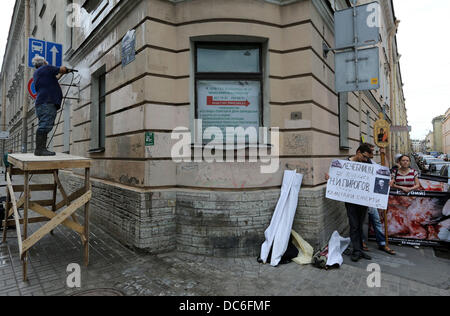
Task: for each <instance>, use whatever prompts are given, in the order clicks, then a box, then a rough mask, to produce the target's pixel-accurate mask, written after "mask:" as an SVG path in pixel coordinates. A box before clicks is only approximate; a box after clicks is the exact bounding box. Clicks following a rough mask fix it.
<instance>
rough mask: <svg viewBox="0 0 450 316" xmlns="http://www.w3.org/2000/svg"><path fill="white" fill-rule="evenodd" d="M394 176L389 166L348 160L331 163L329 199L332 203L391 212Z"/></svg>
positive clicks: (328, 188) (328, 186)
mask: <svg viewBox="0 0 450 316" xmlns="http://www.w3.org/2000/svg"><path fill="white" fill-rule="evenodd" d="M390 180H391V173H390V170H389V169H388V168H387V167H383V166H380V165H376V164H365V163H359V162H352V161H348V160H335V161H333V163H332V164H331V168H330V179H329V180H328V185H327V195H326V197H327V198H328V199H331V200H335V201H340V202H347V203H352V204H357V205H364V206H368V207H374V208H377V209H380V210H385V209H387V206H388V201H389V193H390V186H389V182H390Z"/></svg>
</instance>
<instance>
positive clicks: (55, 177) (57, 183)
mask: <svg viewBox="0 0 450 316" xmlns="http://www.w3.org/2000/svg"><path fill="white" fill-rule="evenodd" d="M53 177H54V179H55V182H56V185H57V186H58V188H59V192H61V195H62V196H63V201H64V202H65V203H66V205H67V206H69V205H70V201H69V199H68V196H67V193H66V190H64V187H63V185H62V184H61V181H60V180H59V176H58V171H54V172H53ZM54 193H55V191H54ZM54 196H55V199H56V194H54ZM54 208H55V210H54V212H56V205H55V206H54ZM72 219H73V221H74V222H75V223H77V224H79V222H78V219H77V216H76V215H75V214H72ZM81 239H82V242H85V241H86V240H85V239H84V238H81Z"/></svg>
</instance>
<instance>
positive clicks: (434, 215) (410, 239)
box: [369, 190, 450, 246]
mask: <svg viewBox="0 0 450 316" xmlns="http://www.w3.org/2000/svg"><path fill="white" fill-rule="evenodd" d="M449 197H450V193H447V192H429V191H414V192H410V193H409V194H406V193H404V192H403V191H401V190H393V191H391V193H390V197H389V204H388V211H387V227H388V228H387V229H388V235H389V240H390V241H391V242H394V243H399V244H403V245H411V246H437V245H439V244H448V243H450V201H449ZM383 213H384V212H380V218H381V222H382V223H383V227H384V223H385V216H384V214H383ZM369 238H370V239H371V240H375V234H374V232H373V230H372V229H369Z"/></svg>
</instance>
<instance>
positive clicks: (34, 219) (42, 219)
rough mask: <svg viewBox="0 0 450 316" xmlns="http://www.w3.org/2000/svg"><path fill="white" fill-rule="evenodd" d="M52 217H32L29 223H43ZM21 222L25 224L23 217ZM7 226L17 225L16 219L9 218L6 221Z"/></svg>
mask: <svg viewBox="0 0 450 316" xmlns="http://www.w3.org/2000/svg"><path fill="white" fill-rule="evenodd" d="M49 220H50V219H49V218H47V217H32V218H29V219H28V223H29V224H36V223H42V222H48V221H49ZM19 222H20V224H21V225H22V224H23V219H20V220H19ZM6 226H8V227H12V226H16V221H15V220H14V219H9V220H8V221H7V222H6Z"/></svg>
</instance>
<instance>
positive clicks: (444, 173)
mask: <svg viewBox="0 0 450 316" xmlns="http://www.w3.org/2000/svg"><path fill="white" fill-rule="evenodd" d="M449 168H450V165H445V166H443V167H442V169H441V171H440V172H439V175H440V176H441V177H447V178H448V169H449Z"/></svg>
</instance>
